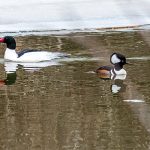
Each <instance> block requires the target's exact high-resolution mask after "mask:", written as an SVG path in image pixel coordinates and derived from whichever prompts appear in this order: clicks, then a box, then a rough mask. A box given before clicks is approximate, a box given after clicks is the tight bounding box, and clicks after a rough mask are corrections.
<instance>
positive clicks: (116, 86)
mask: <svg viewBox="0 0 150 150" xmlns="http://www.w3.org/2000/svg"><path fill="white" fill-rule="evenodd" d="M97 75H98V77H99V78H101V79H103V80H112V82H113V83H112V84H111V92H112V93H114V94H116V93H118V92H125V91H126V84H124V80H125V79H126V74H123V75H113V74H112V75H109V74H97Z"/></svg>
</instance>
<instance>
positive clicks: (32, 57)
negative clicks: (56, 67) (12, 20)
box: [0, 36, 65, 62]
mask: <svg viewBox="0 0 150 150" xmlns="http://www.w3.org/2000/svg"><path fill="white" fill-rule="evenodd" d="M0 43H6V45H7V48H6V50H5V54H4V59H5V60H9V61H15V62H41V61H49V60H52V59H56V58H60V57H62V56H65V54H62V53H58V52H47V51H39V50H31V49H25V50H22V51H20V52H16V51H15V49H16V41H15V39H14V38H13V37H12V36H6V37H4V38H0Z"/></svg>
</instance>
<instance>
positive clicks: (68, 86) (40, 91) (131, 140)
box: [0, 30, 150, 150]
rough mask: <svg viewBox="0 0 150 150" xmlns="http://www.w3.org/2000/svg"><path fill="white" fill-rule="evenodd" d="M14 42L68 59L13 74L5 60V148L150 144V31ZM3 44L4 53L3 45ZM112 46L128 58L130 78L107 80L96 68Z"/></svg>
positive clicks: (1, 139) (105, 148) (0, 111)
mask: <svg viewBox="0 0 150 150" xmlns="http://www.w3.org/2000/svg"><path fill="white" fill-rule="evenodd" d="M16 39H17V45H18V47H17V48H18V49H20V48H33V49H42V50H50V51H59V52H65V53H69V54H71V56H69V58H62V60H59V61H60V62H59V63H60V64H61V65H59V64H58V63H56V64H55V63H54V64H53V65H49V66H47V67H43V68H41V69H36V70H27V69H25V68H24V67H23V65H22V64H21V65H16V66H15V67H16V72H14V73H11V74H9V73H8V72H6V65H7V64H1V65H0V69H1V72H0V78H1V82H0V149H2V150H6V149H7V150H127V149H129V150H133V149H134V150H148V149H150V111H149V110H150V93H149V91H150V79H149V75H150V71H149V69H150V32H149V31H148V30H146V31H132V32H128V31H124V32H105V33H74V34H68V35H60V36H59V35H57V36H55V35H49V36H48V35H46V36H24V37H21V36H20V37H16ZM0 49H1V58H3V53H4V51H3V49H4V45H0ZM114 51H117V52H120V53H122V54H124V55H125V56H127V58H128V60H127V61H128V62H130V65H126V66H125V69H126V71H127V73H128V74H127V77H126V79H125V80H103V79H101V78H99V76H97V75H96V74H95V73H93V71H94V70H95V69H96V68H97V67H99V66H101V65H106V64H109V56H110V54H111V53H112V52H114ZM4 65H5V68H4ZM32 69H33V68H32ZM6 78H7V82H6V80H5V79H6ZM4 80H5V82H4ZM6 84H7V85H6ZM114 86H115V87H118V88H117V90H114V89H113V87H114Z"/></svg>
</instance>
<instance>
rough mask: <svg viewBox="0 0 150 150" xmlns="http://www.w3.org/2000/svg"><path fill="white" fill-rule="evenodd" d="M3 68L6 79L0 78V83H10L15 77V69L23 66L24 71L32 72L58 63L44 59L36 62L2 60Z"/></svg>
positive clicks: (13, 81)
mask: <svg viewBox="0 0 150 150" xmlns="http://www.w3.org/2000/svg"><path fill="white" fill-rule="evenodd" d="M3 63H4V69H5V73H6V79H4V80H0V85H1V86H2V85H12V84H14V83H15V81H16V79H17V73H16V71H17V69H18V68H20V67H21V68H23V69H24V70H26V71H30V72H34V71H38V70H40V69H42V68H45V67H48V66H56V65H60V63H59V62H57V61H46V62H38V63H18V62H8V61H4V62H3Z"/></svg>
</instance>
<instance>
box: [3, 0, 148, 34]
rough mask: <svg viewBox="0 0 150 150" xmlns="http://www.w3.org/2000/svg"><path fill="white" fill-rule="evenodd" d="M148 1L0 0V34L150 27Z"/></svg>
mask: <svg viewBox="0 0 150 150" xmlns="http://www.w3.org/2000/svg"><path fill="white" fill-rule="evenodd" d="M149 6H150V1H149V0H138V1H137V0H132V1H131V0H107V1H106V0H38V1H37V0H26V1H24V0H13V1H12V0H7V1H2V0H0V32H19V31H43V30H62V29H67V30H72V29H86V28H88V29H89V28H107V27H120V26H134V25H143V24H150V9H149Z"/></svg>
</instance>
